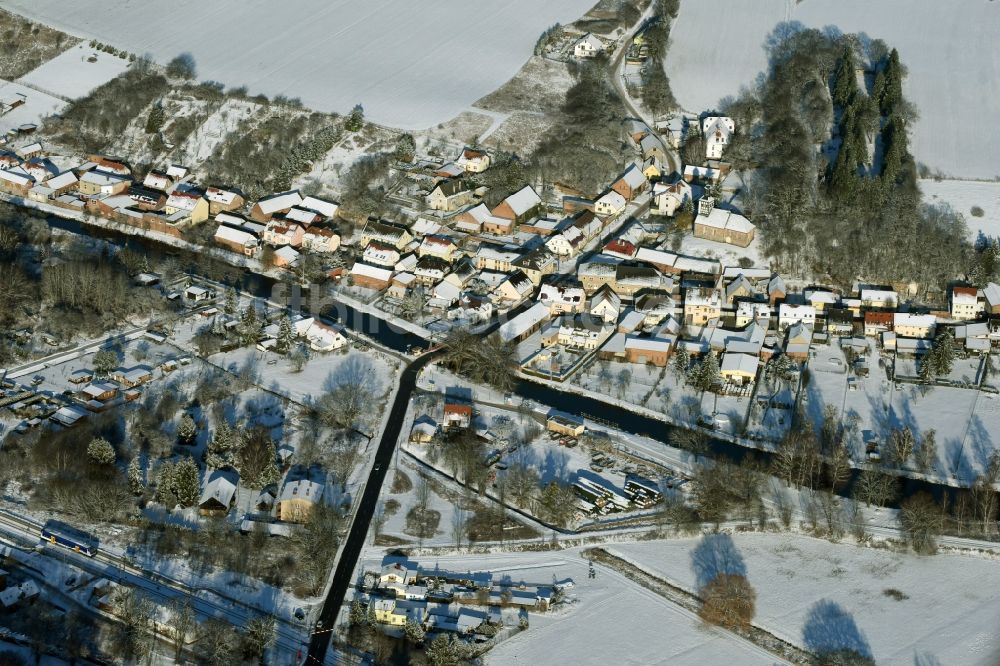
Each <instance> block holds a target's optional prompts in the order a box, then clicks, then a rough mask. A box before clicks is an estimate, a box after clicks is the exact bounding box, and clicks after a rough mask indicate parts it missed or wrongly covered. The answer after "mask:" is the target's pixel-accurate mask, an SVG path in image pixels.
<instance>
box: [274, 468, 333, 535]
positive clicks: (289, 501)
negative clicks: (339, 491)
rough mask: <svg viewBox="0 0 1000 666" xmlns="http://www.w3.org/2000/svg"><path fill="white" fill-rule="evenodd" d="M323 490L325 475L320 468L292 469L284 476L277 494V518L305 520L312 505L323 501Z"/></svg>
mask: <svg viewBox="0 0 1000 666" xmlns="http://www.w3.org/2000/svg"><path fill="white" fill-rule="evenodd" d="M325 492H326V475H325V474H324V473H323V472H322V471H321V470H319V469H318V468H314V469H310V470H302V469H293V470H292V471H290V472H289V473H288V476H287V477H286V478H285V485H284V486H283V487H282V488H281V494H280V495H279V496H278V520H283V521H285V522H286V523H304V522H306V521H307V520H309V516H310V514H311V513H312V509H313V507H314V506H316V505H317V504H319V503H320V502H322V501H323V495H324V493H325Z"/></svg>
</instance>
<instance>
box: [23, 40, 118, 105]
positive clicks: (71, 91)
mask: <svg viewBox="0 0 1000 666" xmlns="http://www.w3.org/2000/svg"><path fill="white" fill-rule="evenodd" d="M126 69H128V60H126V59H123V58H121V57H119V56H115V55H111V54H110V53H105V52H103V51H98V50H97V49H93V48H91V47H90V45H89V44H86V43H80V44H77V45H76V46H74V47H73V48H71V49H69V50H68V51H63V52H62V53H60V54H59V55H57V56H56V57H55V58H53V59H52V60H49V61H48V62H46V63H44V64H43V65H41V66H40V67H38V68H36V69H34V70H32V71H30V72H28V73H27V74H25V75H24V76H22V77H21V78H20V79H18V80H19V81H21V82H22V83H25V84H26V85H29V86H32V87H34V88H39V89H41V90H47V91H49V92H51V93H53V94H56V95H60V96H62V97H68V98H70V99H79V98H80V97H86V96H87V95H89V94H90V91H91V90H93V89H94V88H97V87H98V86H101V85H104V84H105V83H107V82H108V81H110V80H111V79H113V78H115V77H116V76H119V75H121V74H124V73H125V70H126Z"/></svg>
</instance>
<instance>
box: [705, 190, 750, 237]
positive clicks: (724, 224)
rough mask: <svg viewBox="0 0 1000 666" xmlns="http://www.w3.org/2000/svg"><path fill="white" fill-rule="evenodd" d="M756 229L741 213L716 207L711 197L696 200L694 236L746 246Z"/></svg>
mask: <svg viewBox="0 0 1000 666" xmlns="http://www.w3.org/2000/svg"><path fill="white" fill-rule="evenodd" d="M756 229H757V228H756V227H755V226H754V225H753V223H751V222H750V220H748V219H747V218H745V217H743V216H742V215H739V214H738V213H733V212H732V211H728V210H723V209H721V208H716V207H715V199H713V198H712V197H702V198H701V199H699V200H698V216H697V217H696V218H695V219H694V235H695V238H704V239H707V240H713V241H717V242H720V243H728V244H729V245H736V246H738V247H746V246H748V245H750V243H751V242H752V241H753V238H754V232H755V231H756Z"/></svg>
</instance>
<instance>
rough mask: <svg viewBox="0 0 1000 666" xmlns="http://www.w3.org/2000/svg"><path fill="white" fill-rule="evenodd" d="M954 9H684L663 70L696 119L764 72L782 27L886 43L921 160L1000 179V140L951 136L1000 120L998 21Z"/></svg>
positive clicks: (784, 2)
mask: <svg viewBox="0 0 1000 666" xmlns="http://www.w3.org/2000/svg"><path fill="white" fill-rule="evenodd" d="M949 9H950V11H948V12H942V11H941V9H940V7H939V6H937V5H935V4H934V3H913V2H908V1H907V0H889V1H886V2H879V3H877V4H873V3H871V2H868V1H867V0H839V1H837V2H833V1H830V0H826V1H823V0H818V1H814V0H810V2H799V3H793V2H788V0H761V1H759V2H739V3H732V2H726V1H725V0H709V1H708V2H686V3H681V10H680V14H679V16H678V17H677V20H676V21H675V23H674V26H673V29H672V30H671V47H670V53H669V55H668V57H667V58H666V63H665V65H666V68H667V74H668V75H669V77H670V84H671V87H672V88H673V90H674V93H675V94H676V95H677V100H678V102H679V103H680V104H681V106H683V107H684V108H686V109H688V110H690V111H694V112H698V111H701V110H703V109H714V108H717V107H718V106H719V100H721V99H723V98H725V97H727V96H729V95H736V94H737V93H738V92H739V90H740V86H744V85H751V84H752V83H753V81H754V79H755V78H756V77H757V75H758V73H760V72H764V71H766V70H767V55H766V53H765V51H764V45H765V43H766V41H767V40H768V38H769V37H770V36H771V34H772V33H773V32H774V31H775V30H776V28H778V26H779V24H780V23H782V22H799V23H802V24H805V25H806V26H808V27H814V28H820V29H823V28H824V27H826V26H831V29H833V30H840V31H843V32H859V33H864V34H866V35H867V36H869V37H870V38H873V39H874V38H880V39H883V40H885V42H886V43H887V44H888V45H889V46H890V47H897V48H898V49H899V54H900V58H901V60H902V62H903V64H904V65H905V66H906V67H907V68H908V70H909V76H908V77H907V79H906V80H905V81H904V93H905V94H906V96H907V97H908V98H909V100H910V101H912V102H913V103H914V104H915V105H916V107H917V110H918V111H919V114H920V117H919V119H918V120H917V121H916V122H914V123H913V135H912V140H913V144H912V152H913V154H914V156H915V157H916V159H917V160H918V161H919V162H923V163H925V164H927V165H928V166H930V167H931V168H933V169H940V170H941V171H943V172H944V173H946V174H949V175H952V176H958V177H969V178H993V177H995V176H996V175H997V171H998V166H997V161H996V157H995V156H996V155H997V154H998V153H1000V135H998V134H996V133H986V134H984V133H982V132H956V131H955V130H954V128H956V127H963V128H964V127H975V126H977V125H978V124H979V119H980V118H982V117H984V116H985V117H992V116H996V115H997V114H998V113H1000V78H998V77H997V76H996V68H995V61H994V60H993V59H992V58H991V57H990V56H991V54H993V53H994V52H995V47H994V45H993V39H994V36H995V35H996V34H997V32H998V31H1000V12H998V11H996V6H995V4H994V3H989V2H982V1H980V0H960V1H959V2H956V3H953V5H952V6H951V7H950V8H949ZM928 36H933V37H932V38H928Z"/></svg>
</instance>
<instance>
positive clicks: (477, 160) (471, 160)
mask: <svg viewBox="0 0 1000 666" xmlns="http://www.w3.org/2000/svg"><path fill="white" fill-rule="evenodd" d="M455 164H457V165H459V166H460V167H462V168H463V169H465V172H466V173H482V172H484V171H486V170H487V169H489V168H490V156H489V153H487V152H486V151H485V150H476V149H475V148H466V149H465V150H463V151H462V155H461V156H460V157H459V158H458V159H457V160H455Z"/></svg>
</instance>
